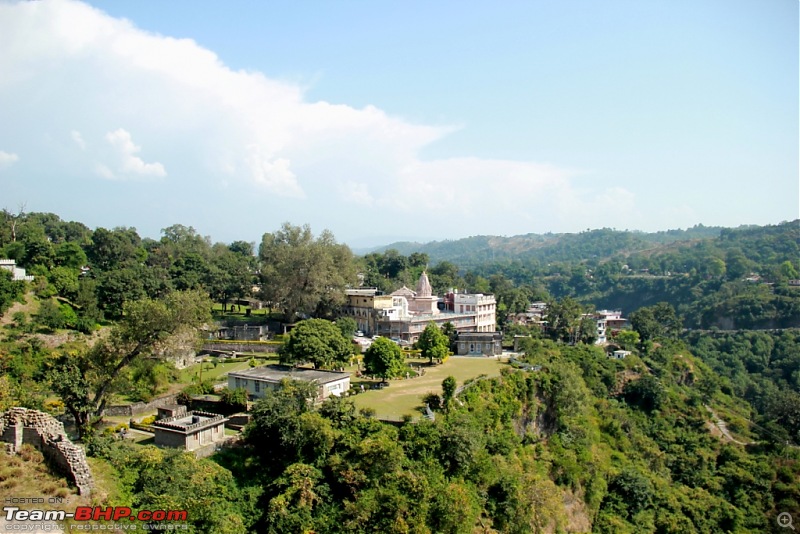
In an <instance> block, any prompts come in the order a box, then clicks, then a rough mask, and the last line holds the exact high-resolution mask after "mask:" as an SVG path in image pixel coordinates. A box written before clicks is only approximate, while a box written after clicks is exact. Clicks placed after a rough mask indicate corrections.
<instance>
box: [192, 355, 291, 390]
mask: <svg viewBox="0 0 800 534" xmlns="http://www.w3.org/2000/svg"><path fill="white" fill-rule="evenodd" d="M256 362H258V365H259V366H261V365H268V364H272V363H278V360H277V359H275V360H265V359H261V358H257V359H256ZM200 365H201V364H199V363H196V364H194V365H190V366H189V367H187V368H185V369H181V372H180V378H179V379H178V381H179V383H181V384H186V385H189V384H192V383H194V381H195V380H196V377H198V376H199V375H200ZM202 365H203V380H213V381H215V382H216V381H219V380H221V377H222V375H223V374H225V373H230V372H231V371H244V370H245V369H250V364H249V362H234V363H222V362H217V365H216V367H215V366H214V364H213V363H211V362H206V363H203V364H202Z"/></svg>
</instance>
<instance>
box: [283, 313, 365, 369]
mask: <svg viewBox="0 0 800 534" xmlns="http://www.w3.org/2000/svg"><path fill="white" fill-rule="evenodd" d="M352 355H353V349H352V342H351V341H350V339H348V338H346V337H344V335H342V331H341V330H340V329H339V327H338V326H336V324H334V323H332V322H331V321H328V320H327V319H306V320H305V321H300V322H298V323H297V324H296V325H295V327H294V328H292V330H291V332H289V334H288V336H287V339H286V343H284V345H283V347H282V348H281V352H280V360H281V363H285V364H293V365H298V364H304V363H310V364H312V365H313V366H314V367H315V368H317V369H321V368H326V369H329V368H332V367H342V366H344V365H347V364H348V363H349V362H350V358H351V357H352Z"/></svg>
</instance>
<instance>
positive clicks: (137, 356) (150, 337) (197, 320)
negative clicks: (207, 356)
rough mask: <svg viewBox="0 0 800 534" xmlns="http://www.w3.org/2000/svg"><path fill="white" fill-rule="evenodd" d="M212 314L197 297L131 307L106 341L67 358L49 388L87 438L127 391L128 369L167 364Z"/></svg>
mask: <svg viewBox="0 0 800 534" xmlns="http://www.w3.org/2000/svg"><path fill="white" fill-rule="evenodd" d="M209 309H210V302H209V301H208V298H207V297H206V296H205V295H203V294H202V293H198V292H182V291H178V292H174V293H171V294H170V295H168V296H167V297H166V298H164V299H161V300H151V299H142V300H139V301H134V302H129V303H127V304H126V306H125V314H124V316H123V318H122V320H120V322H119V323H118V324H117V325H115V326H114V327H113V328H112V330H111V332H110V334H109V335H108V336H107V337H106V338H105V339H103V340H101V341H99V342H98V343H96V344H95V345H94V346H93V347H92V348H91V349H88V350H86V351H85V352H81V353H75V354H64V355H62V356H61V357H60V358H59V359H58V360H57V361H56V362H55V364H54V366H53V368H52V369H51V371H50V383H51V386H52V388H53V391H55V392H56V394H57V395H59V397H61V399H62V400H63V401H64V405H65V407H66V409H67V411H69V412H70V414H72V416H73V417H74V418H75V423H76V426H77V427H78V429H79V431H80V432H81V433H82V434H84V433H86V432H87V431H88V430H89V428H90V424H91V422H92V419H94V418H97V417H100V416H102V415H103V413H104V411H105V407H106V404H107V403H108V400H109V397H110V396H111V394H112V393H114V392H116V391H118V390H119V389H120V387H122V386H123V384H122V383H121V381H122V380H123V375H122V372H123V370H124V369H126V368H127V367H129V366H131V365H134V364H135V363H136V362H139V361H142V360H145V359H163V358H164V357H165V354H166V353H167V352H168V349H169V347H170V343H171V342H173V341H175V339H176V336H177V335H178V334H181V333H188V334H190V335H191V334H192V333H193V332H194V335H195V336H196V333H197V331H198V328H199V327H201V326H202V325H205V324H207V323H208V322H209V320H210V315H209Z"/></svg>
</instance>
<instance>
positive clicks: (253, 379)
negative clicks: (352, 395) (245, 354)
mask: <svg viewBox="0 0 800 534" xmlns="http://www.w3.org/2000/svg"><path fill="white" fill-rule="evenodd" d="M284 379H289V380H302V381H305V382H313V383H315V384H317V385H319V393H318V394H317V400H324V399H327V398H328V397H330V396H331V395H335V396H337V397H338V396H340V395H342V394H343V393H345V392H346V391H348V390H349V389H350V373H343V372H339V371H324V370H321V369H309V368H306V367H291V366H288V365H265V366H263V367H254V368H252V369H247V370H244V371H236V372H231V373H228V388H229V389H239V388H244V389H245V390H246V391H247V395H248V396H249V397H250V398H253V399H259V398H261V397H264V396H265V395H266V394H267V393H268V392H270V391H273V390H275V389H277V388H278V387H279V386H280V383H281V381H282V380H284Z"/></svg>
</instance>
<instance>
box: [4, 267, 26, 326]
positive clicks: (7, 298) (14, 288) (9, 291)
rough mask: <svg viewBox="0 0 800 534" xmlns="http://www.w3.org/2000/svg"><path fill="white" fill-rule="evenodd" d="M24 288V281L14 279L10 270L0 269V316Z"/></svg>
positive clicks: (19, 295) (20, 294)
mask: <svg viewBox="0 0 800 534" xmlns="http://www.w3.org/2000/svg"><path fill="white" fill-rule="evenodd" d="M24 289H25V282H19V281H15V280H14V279H13V276H12V274H11V272H10V271H7V270H5V269H0V317H2V316H3V314H4V313H5V312H6V310H7V309H8V308H10V307H11V304H13V303H14V301H15V300H17V299H18V298H19V297H21V296H22V293H23V291H24Z"/></svg>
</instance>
